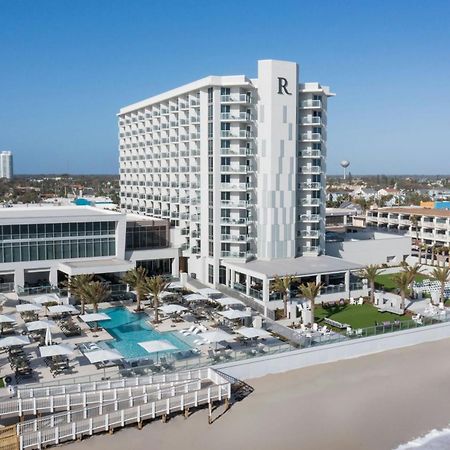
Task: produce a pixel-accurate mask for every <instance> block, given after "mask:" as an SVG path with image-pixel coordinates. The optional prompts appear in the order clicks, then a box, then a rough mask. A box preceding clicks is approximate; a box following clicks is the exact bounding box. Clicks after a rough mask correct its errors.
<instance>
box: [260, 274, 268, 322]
mask: <svg viewBox="0 0 450 450" xmlns="http://www.w3.org/2000/svg"><path fill="white" fill-rule="evenodd" d="M262 286H263V289H262V291H263V302H264V315H265V316H267V307H268V305H269V280H268V279H267V278H265V277H264V278H263V280H262Z"/></svg>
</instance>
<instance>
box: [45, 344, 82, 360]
mask: <svg viewBox="0 0 450 450" xmlns="http://www.w3.org/2000/svg"><path fill="white" fill-rule="evenodd" d="M39 351H40V353H41V356H42V358H49V357H51V356H64V355H71V354H72V353H73V352H74V351H75V346H74V345H70V344H58V345H47V346H45V347H39Z"/></svg>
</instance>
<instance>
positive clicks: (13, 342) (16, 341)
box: [0, 336, 30, 348]
mask: <svg viewBox="0 0 450 450" xmlns="http://www.w3.org/2000/svg"><path fill="white" fill-rule="evenodd" d="M29 343H30V339H29V337H28V336H8V337H5V338H3V339H0V348H4V347H15V346H19V345H26V344H29Z"/></svg>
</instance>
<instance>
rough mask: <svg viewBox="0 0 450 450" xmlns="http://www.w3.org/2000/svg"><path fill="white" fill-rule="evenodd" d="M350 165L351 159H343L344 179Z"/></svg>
mask: <svg viewBox="0 0 450 450" xmlns="http://www.w3.org/2000/svg"><path fill="white" fill-rule="evenodd" d="M349 165H350V161H347V160H346V159H344V160H342V161H341V167H343V168H344V180H345V179H346V178H347V167H348V166H349Z"/></svg>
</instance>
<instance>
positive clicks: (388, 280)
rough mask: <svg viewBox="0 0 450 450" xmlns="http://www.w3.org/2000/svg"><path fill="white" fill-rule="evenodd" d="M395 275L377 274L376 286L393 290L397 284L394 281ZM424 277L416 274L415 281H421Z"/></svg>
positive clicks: (388, 290) (389, 290)
mask: <svg viewBox="0 0 450 450" xmlns="http://www.w3.org/2000/svg"><path fill="white" fill-rule="evenodd" d="M395 275H396V273H385V274H381V275H377V277H376V279H375V285H376V287H377V288H378V289H383V290H385V291H387V292H392V291H394V290H395V289H396V288H397V286H396V285H395V282H394V277H395ZM426 278H428V277H427V276H425V275H417V276H416V281H423V280H425V279H426Z"/></svg>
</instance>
